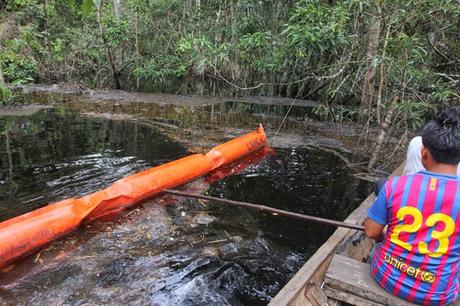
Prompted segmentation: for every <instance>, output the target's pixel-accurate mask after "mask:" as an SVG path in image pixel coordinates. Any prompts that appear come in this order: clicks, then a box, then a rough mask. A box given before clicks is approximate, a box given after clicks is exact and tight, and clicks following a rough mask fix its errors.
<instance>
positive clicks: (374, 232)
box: [364, 218, 385, 241]
mask: <svg viewBox="0 0 460 306" xmlns="http://www.w3.org/2000/svg"><path fill="white" fill-rule="evenodd" d="M384 228H385V225H382V224H379V223H377V222H374V221H372V220H371V219H370V218H367V219H366V221H365V222H364V233H365V234H366V236H367V237H369V238H371V239H374V240H377V241H382V240H383V229H384Z"/></svg>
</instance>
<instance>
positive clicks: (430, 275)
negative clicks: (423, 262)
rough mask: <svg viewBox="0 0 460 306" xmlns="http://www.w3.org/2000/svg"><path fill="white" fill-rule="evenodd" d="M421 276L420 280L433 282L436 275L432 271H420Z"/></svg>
mask: <svg viewBox="0 0 460 306" xmlns="http://www.w3.org/2000/svg"><path fill="white" fill-rule="evenodd" d="M421 278H422V281H424V282H427V283H430V284H432V283H434V281H435V280H436V276H435V275H434V274H433V273H431V272H428V271H424V272H422V275H421Z"/></svg>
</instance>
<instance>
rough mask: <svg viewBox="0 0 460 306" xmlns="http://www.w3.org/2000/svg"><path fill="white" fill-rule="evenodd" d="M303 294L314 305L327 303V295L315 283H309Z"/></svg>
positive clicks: (320, 305) (321, 305) (319, 305)
mask: <svg viewBox="0 0 460 306" xmlns="http://www.w3.org/2000/svg"><path fill="white" fill-rule="evenodd" d="M305 295H306V296H307V298H308V299H309V300H310V302H311V303H312V304H313V305H314V306H323V305H327V303H328V300H327V296H326V295H325V294H324V292H323V290H321V288H320V287H319V286H318V285H317V284H315V283H310V284H308V285H307V289H306V290H305Z"/></svg>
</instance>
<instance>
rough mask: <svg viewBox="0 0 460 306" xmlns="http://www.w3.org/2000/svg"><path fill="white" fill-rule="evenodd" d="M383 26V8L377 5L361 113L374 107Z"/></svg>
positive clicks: (372, 27)
mask: <svg viewBox="0 0 460 306" xmlns="http://www.w3.org/2000/svg"><path fill="white" fill-rule="evenodd" d="M381 24H382V7H381V6H380V4H379V3H378V4H377V11H376V15H372V20H371V27H370V29H369V40H368V42H367V51H366V59H365V60H366V63H368V64H369V68H368V69H367V71H366V74H365V76H364V80H363V93H362V96H361V106H360V109H361V111H364V110H366V109H367V110H368V111H370V109H371V107H372V98H373V96H374V92H375V87H374V86H375V84H374V83H375V74H376V66H375V65H374V59H375V56H376V55H377V51H378V48H379V40H380V27H381Z"/></svg>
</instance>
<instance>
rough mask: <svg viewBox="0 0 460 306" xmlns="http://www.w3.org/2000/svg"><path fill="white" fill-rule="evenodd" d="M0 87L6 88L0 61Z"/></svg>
mask: <svg viewBox="0 0 460 306" xmlns="http://www.w3.org/2000/svg"><path fill="white" fill-rule="evenodd" d="M0 50H1V47H0ZM0 88H6V83H5V77H4V76H3V66H2V62H1V61H0Z"/></svg>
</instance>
